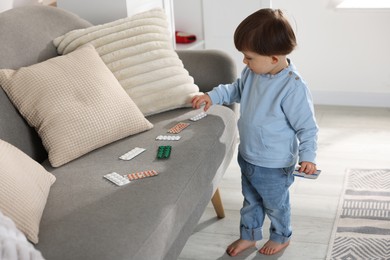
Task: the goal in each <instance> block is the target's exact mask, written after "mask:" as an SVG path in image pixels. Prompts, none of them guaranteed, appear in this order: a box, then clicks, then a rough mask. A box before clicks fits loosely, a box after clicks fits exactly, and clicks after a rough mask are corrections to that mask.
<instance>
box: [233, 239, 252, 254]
mask: <svg viewBox="0 0 390 260" xmlns="http://www.w3.org/2000/svg"><path fill="white" fill-rule="evenodd" d="M255 245H256V241H251V240H244V239H237V240H236V241H234V242H233V243H231V244H230V246H228V248H227V249H226V253H227V254H228V255H230V256H236V255H237V254H238V253H240V252H242V251H244V250H246V249H248V248H250V247H254V246H255Z"/></svg>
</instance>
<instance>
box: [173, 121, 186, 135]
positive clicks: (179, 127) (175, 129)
mask: <svg viewBox="0 0 390 260" xmlns="http://www.w3.org/2000/svg"><path fill="white" fill-rule="evenodd" d="M189 125H190V124H189V123H183V122H181V123H178V124H177V125H175V126H174V127H172V128H171V129H169V130H168V133H170V134H178V133H180V132H181V131H182V130H183V129H185V128H186V127H188V126H189Z"/></svg>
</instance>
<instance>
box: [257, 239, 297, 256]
mask: <svg viewBox="0 0 390 260" xmlns="http://www.w3.org/2000/svg"><path fill="white" fill-rule="evenodd" d="M289 244H290V241H287V242H286V243H283V244H279V243H277V242H274V241H272V240H268V241H267V243H265V244H264V246H263V247H262V248H261V249H260V250H259V253H261V254H263V255H274V254H276V253H278V252H280V251H281V250H283V249H284V248H286V247H287V246H288V245H289Z"/></svg>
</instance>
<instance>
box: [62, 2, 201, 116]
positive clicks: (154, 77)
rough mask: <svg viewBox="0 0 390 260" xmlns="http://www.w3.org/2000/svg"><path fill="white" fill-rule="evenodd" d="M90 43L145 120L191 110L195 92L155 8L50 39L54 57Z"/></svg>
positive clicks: (165, 20) (166, 25) (165, 21)
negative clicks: (176, 109) (166, 112)
mask: <svg viewBox="0 0 390 260" xmlns="http://www.w3.org/2000/svg"><path fill="white" fill-rule="evenodd" d="M86 43H91V44H93V45H94V46H95V48H96V50H97V52H98V53H99V55H100V56H101V57H102V59H103V61H104V62H105V63H106V64H107V66H108V67H109V68H110V70H111V71H112V72H113V73H114V75H115V77H116V78H117V79H118V80H119V82H120V84H121V85H122V87H123V88H124V89H125V90H126V92H127V93H128V94H129V95H130V96H131V98H132V99H133V100H134V102H135V103H136V104H137V105H138V107H139V108H140V110H141V111H142V112H143V113H144V114H145V115H152V114H156V113H159V112H162V111H166V110H170V109H174V108H178V107H183V106H189V104H190V100H191V97H192V96H193V95H195V94H197V93H198V91H199V89H198V87H197V86H196V85H195V84H194V83H193V78H192V77H191V76H189V74H188V71H187V70H186V69H184V67H183V63H182V62H181V60H180V59H179V57H178V55H177V54H176V52H175V51H174V50H173V48H172V38H171V37H170V33H169V30H168V23H167V19H166V16H165V13H164V11H163V10H161V9H153V10H150V11H147V12H143V13H139V14H136V15H134V16H131V17H128V18H124V19H120V20H117V21H114V22H110V23H106V24H103V25H96V26H92V27H89V28H86V29H79V30H74V31H71V32H69V33H67V34H65V35H64V36H61V37H58V38H56V39H55V40H54V44H55V45H56V46H58V47H57V50H58V53H60V54H66V53H69V52H71V51H73V50H75V49H76V48H78V47H79V46H81V45H83V44H86Z"/></svg>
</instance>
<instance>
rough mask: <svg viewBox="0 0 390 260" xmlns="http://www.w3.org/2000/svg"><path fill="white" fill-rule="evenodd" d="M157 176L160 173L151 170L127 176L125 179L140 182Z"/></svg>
mask: <svg viewBox="0 0 390 260" xmlns="http://www.w3.org/2000/svg"><path fill="white" fill-rule="evenodd" d="M156 175H158V172H156V171H155V170H151V171H143V172H135V173H130V174H126V175H125V177H127V178H128V179H129V180H130V181H133V180H139V179H143V178H147V177H153V176H156Z"/></svg>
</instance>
